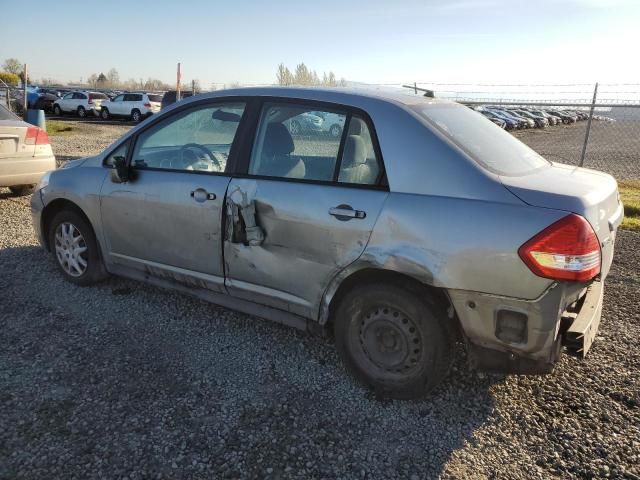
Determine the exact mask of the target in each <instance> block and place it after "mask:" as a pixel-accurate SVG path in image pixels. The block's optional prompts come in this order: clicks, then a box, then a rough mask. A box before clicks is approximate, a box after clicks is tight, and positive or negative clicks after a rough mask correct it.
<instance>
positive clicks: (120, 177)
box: [111, 156, 129, 183]
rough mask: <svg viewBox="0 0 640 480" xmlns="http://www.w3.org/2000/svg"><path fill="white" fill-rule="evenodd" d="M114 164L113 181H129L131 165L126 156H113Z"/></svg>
mask: <svg viewBox="0 0 640 480" xmlns="http://www.w3.org/2000/svg"><path fill="white" fill-rule="evenodd" d="M113 166H114V168H113V169H112V170H111V181H112V182H114V183H126V182H128V181H129V166H128V165H127V159H126V158H125V157H121V156H117V157H113Z"/></svg>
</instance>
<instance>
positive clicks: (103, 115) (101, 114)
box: [100, 107, 109, 120]
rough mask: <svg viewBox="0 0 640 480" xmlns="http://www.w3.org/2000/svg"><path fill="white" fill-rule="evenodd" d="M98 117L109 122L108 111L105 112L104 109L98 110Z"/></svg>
mask: <svg viewBox="0 0 640 480" xmlns="http://www.w3.org/2000/svg"><path fill="white" fill-rule="evenodd" d="M100 117H101V118H102V119H103V120H109V110H107V109H106V108H104V107H102V110H100Z"/></svg>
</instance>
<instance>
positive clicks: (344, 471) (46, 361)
mask: <svg viewBox="0 0 640 480" xmlns="http://www.w3.org/2000/svg"><path fill="white" fill-rule="evenodd" d="M89 125H90V126H89ZM83 128H84V130H83V132H84V133H82V134H75V135H74V136H71V135H69V136H60V137H54V138H55V140H52V143H53V144H54V152H55V153H56V155H57V156H58V157H59V158H60V159H65V160H66V159H69V158H76V157H78V156H82V155H89V154H93V153H96V152H97V151H99V150H100V149H102V148H104V146H106V145H107V144H109V143H110V142H111V141H113V140H114V139H115V138H117V137H118V136H119V135H120V134H121V133H122V132H123V131H125V129H126V128H127V127H126V126H124V125H122V126H120V125H116V126H113V125H101V124H99V123H95V124H94V123H91V124H89V123H87V124H85V125H83ZM88 145H90V147H88ZM639 265H640V234H637V233H633V232H626V231H620V232H619V234H618V237H617V239H616V256H615V260H614V264H613V268H612V271H611V273H610V275H609V277H608V278H607V284H606V289H605V297H606V298H605V302H604V311H603V319H602V323H601V326H600V332H599V334H598V337H597V339H596V342H595V343H594V345H593V347H592V350H591V351H590V352H589V355H588V356H587V357H586V358H585V359H582V360H581V359H577V358H574V357H571V356H568V355H565V356H564V357H563V358H562V359H561V361H560V362H559V364H558V365H557V366H556V368H555V370H554V371H553V373H551V374H549V375H545V376H506V377H505V376H496V375H487V374H480V373H477V372H473V371H470V370H469V369H468V368H467V366H466V363H465V358H464V354H463V348H462V346H461V347H460V355H459V356H458V357H459V359H458V360H457V362H456V363H455V365H454V368H453V370H452V372H451V374H450V376H449V378H448V379H447V380H446V381H445V382H444V384H442V385H441V386H440V387H438V388H437V389H436V390H435V391H434V392H433V393H432V394H431V395H430V396H429V397H427V398H424V399H423V400H420V401H411V402H407V401H389V400H385V399H382V398H376V396H375V395H373V394H371V393H370V392H369V391H368V390H366V389H365V388H363V387H361V386H360V385H358V384H356V383H355V382H354V381H353V380H352V379H351V378H350V377H349V376H348V375H347V373H346V371H345V369H344V367H343V365H342V364H341V362H340V361H339V360H338V358H337V355H336V353H335V350H334V347H333V345H332V342H331V341H330V340H324V339H319V338H315V337H311V336H308V335H306V334H304V333H302V332H299V331H296V330H293V329H290V328H287V327H283V326H280V325H277V324H274V323H270V322H268V321H265V320H261V319H259V318H255V317H251V316H247V315H244V314H240V313H236V312H234V311H231V310H227V309H224V308H221V307H217V306H215V305H211V304H208V303H205V302H202V301H199V300H196V299H193V298H191V297H188V296H185V295H181V294H178V293H175V292H168V291H163V290H161V289H158V288H155V287H151V286H148V285H145V284H142V283H137V282H133V281H129V280H124V279H119V278H114V277H112V278H111V279H109V280H107V281H106V282H104V283H102V284H100V285H99V286H95V287H87V288H82V287H77V286H75V285H72V284H70V283H67V282H65V281H64V280H63V279H62V277H61V276H60V275H59V274H58V273H57V271H56V267H55V264H54V262H53V260H52V259H51V258H50V257H49V256H48V255H47V254H46V253H45V252H44V251H43V250H42V249H41V248H40V247H39V246H38V245H37V242H36V239H35V238H34V234H33V229H32V227H31V219H30V209H29V198H28V197H13V196H12V195H11V194H10V193H9V191H8V190H6V189H0V479H65V480H70V479H83V480H84V479H94V478H95V479H125V478H126V479H129V480H136V479H151V478H153V479H159V478H164V479H169V478H185V479H213V478H271V479H281V478H299V479H309V478H318V479H320V478H326V479H338V478H342V479H354V478H359V479H393V478H399V479H400V478H401V479H411V480H415V479H425V478H439V477H441V478H514V479H516V478H522V479H525V478H527V479H529V478H539V479H546V478H563V479H564V478H627V479H640V381H639V380H640V375H639V373H638V367H639V366H640V353H639V351H638V339H639V338H640V314H639V311H638V308H637V302H638V299H639V298H640V269H639V268H638V266H639Z"/></svg>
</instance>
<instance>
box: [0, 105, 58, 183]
mask: <svg viewBox="0 0 640 480" xmlns="http://www.w3.org/2000/svg"><path fill="white" fill-rule="evenodd" d="M54 168H56V159H55V157H54V156H53V151H52V150H51V145H50V144H49V137H48V136H47V132H45V131H44V130H42V129H41V128H38V127H35V126H33V125H31V124H29V123H26V122H23V121H22V120H21V119H20V118H19V117H17V116H16V115H14V114H13V113H11V112H10V111H9V110H7V109H6V108H5V107H4V106H3V105H0V187H9V190H11V192H12V193H13V194H14V195H27V194H29V193H31V192H32V191H33V187H34V186H35V184H37V183H38V181H39V180H40V178H41V177H42V175H43V174H44V173H45V172H47V171H49V170H53V169H54Z"/></svg>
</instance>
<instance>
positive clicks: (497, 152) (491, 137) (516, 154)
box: [413, 104, 550, 175]
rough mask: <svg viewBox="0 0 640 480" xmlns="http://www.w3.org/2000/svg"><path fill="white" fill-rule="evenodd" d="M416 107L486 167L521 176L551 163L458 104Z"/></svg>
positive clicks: (429, 120)
mask: <svg viewBox="0 0 640 480" xmlns="http://www.w3.org/2000/svg"><path fill="white" fill-rule="evenodd" d="M413 108H414V110H415V111H417V112H418V113H419V114H420V115H421V116H422V117H423V118H425V119H426V120H427V121H428V122H429V123H430V124H431V125H433V126H434V127H435V128H437V129H438V130H439V131H440V132H442V133H443V134H445V135H446V136H447V137H448V138H449V139H451V140H452V141H453V142H454V143H455V144H456V145H458V146H459V147H460V148H462V149H463V150H464V151H465V152H466V153H467V154H468V155H469V156H471V157H472V158H473V159H474V160H475V161H476V162H478V163H479V164H480V165H482V166H483V167H485V168H486V169H488V170H490V171H492V172H494V173H497V174H499V175H522V174H525V173H528V172H531V171H533V170H536V169H538V168H542V167H544V166H547V165H550V163H549V162H548V161H547V160H545V159H544V158H542V157H541V156H540V155H538V154H537V153H536V152H534V151H533V150H531V149H530V148H529V147H527V146H526V145H525V144H524V143H522V142H521V141H520V140H518V139H516V138H515V137H513V136H512V135H511V134H510V133H507V132H505V131H504V130H502V129H501V128H499V127H497V126H496V125H494V124H493V122H491V121H490V120H487V119H486V118H484V117H483V116H482V115H480V114H479V113H478V112H475V111H473V110H471V109H469V108H467V107H464V106H462V105H457V104H442V105H429V106H425V105H415V106H414V107H413Z"/></svg>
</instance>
